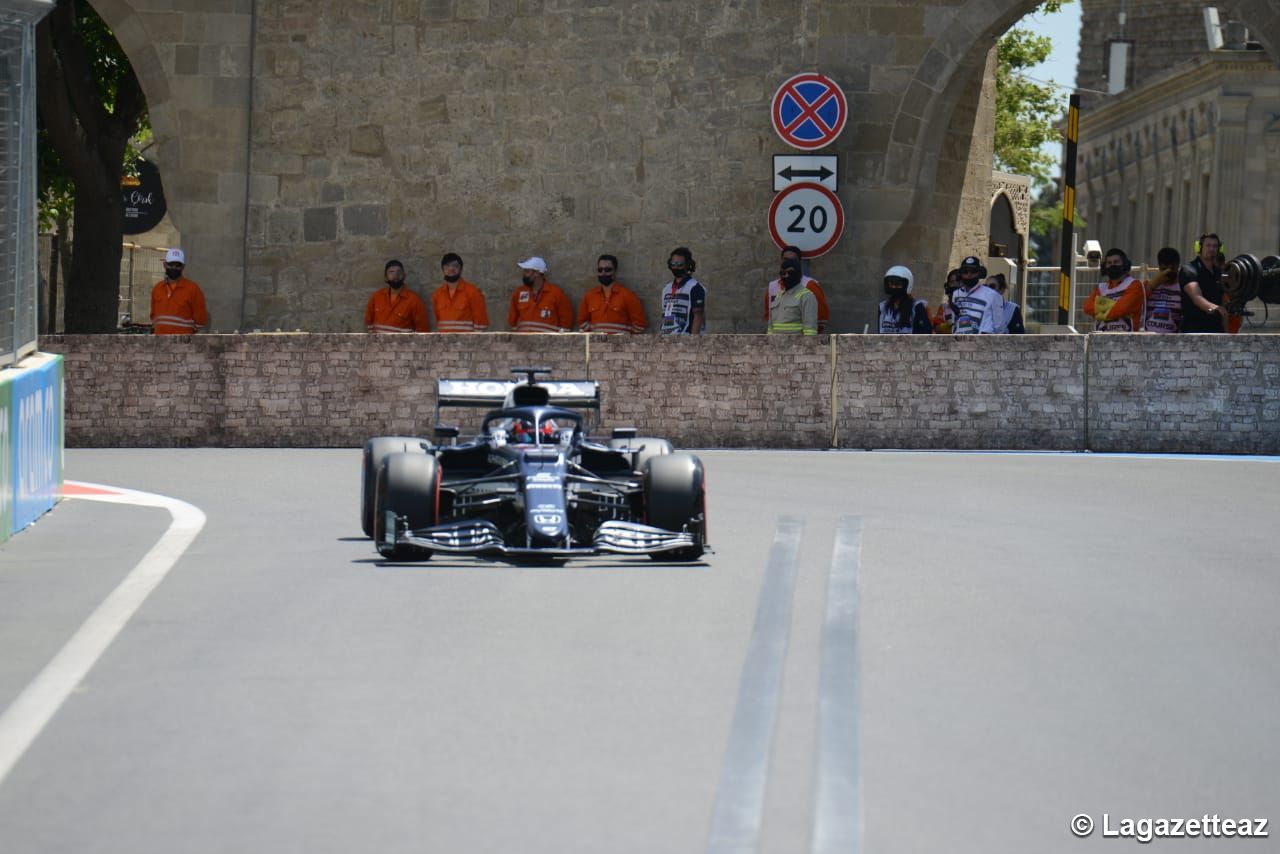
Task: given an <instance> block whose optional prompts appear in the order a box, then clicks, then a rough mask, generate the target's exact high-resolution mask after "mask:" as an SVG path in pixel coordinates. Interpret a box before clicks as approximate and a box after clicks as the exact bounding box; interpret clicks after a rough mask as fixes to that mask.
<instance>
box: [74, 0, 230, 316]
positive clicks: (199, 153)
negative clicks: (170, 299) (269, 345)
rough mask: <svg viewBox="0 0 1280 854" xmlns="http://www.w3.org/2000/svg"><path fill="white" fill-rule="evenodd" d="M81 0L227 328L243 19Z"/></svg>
mask: <svg viewBox="0 0 1280 854" xmlns="http://www.w3.org/2000/svg"><path fill="white" fill-rule="evenodd" d="M90 2H91V3H92V4H93V7H94V9H95V10H97V12H98V14H99V16H101V18H102V19H103V21H105V22H106V24H107V26H108V27H110V28H111V31H112V32H113V33H114V34H115V36H116V40H117V41H119V43H120V47H121V48H122V49H123V50H124V52H125V54H126V55H128V57H129V61H130V62H131V63H132V65H133V69H134V73H135V74H136V75H137V77H138V82H139V83H140V84H141V86H142V91H143V93H144V94H145V95H146V97H147V108H148V110H149V112H150V116H151V125H152V129H153V132H154V135H155V140H156V145H155V147H154V148H153V149H152V151H151V152H149V154H148V156H149V157H152V155H154V156H153V157H152V159H153V160H154V162H155V163H156V164H157V166H158V167H159V168H160V171H161V174H162V178H163V181H164V187H165V196H166V200H167V202H168V206H169V215H170V218H171V219H172V220H173V222H174V224H175V226H177V228H178V229H179V231H180V232H182V233H183V243H184V247H183V248H184V249H185V250H186V251H187V255H188V270H189V271H190V274H191V276H192V277H193V278H195V279H196V280H197V281H199V282H200V283H201V285H202V286H203V287H204V290H205V292H206V296H207V298H208V301H209V309H210V315H211V326H212V328H213V329H214V330H215V331H230V330H234V329H236V328H238V327H239V326H240V324H241V313H242V306H241V303H242V295H243V290H244V271H245V263H244V262H245V251H244V248H245V193H246V191H247V186H248V184H247V175H248V171H249V167H248V162H249V156H248V140H249V104H250V90H251V83H250V81H251V75H252V57H251V47H250V45H251V42H252V32H251V30H252V13H251V11H248V10H246V11H241V12H230V11H207V12H202V11H191V10H190V6H191V4H189V3H183V2H182V0H149V2H146V3H142V2H135V0H90ZM236 5H237V7H242V6H244V5H245V4H236Z"/></svg>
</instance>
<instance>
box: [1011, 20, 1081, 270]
mask: <svg viewBox="0 0 1280 854" xmlns="http://www.w3.org/2000/svg"><path fill="white" fill-rule="evenodd" d="M1069 2H1071V0H1046V2H1044V3H1043V4H1041V5H1040V6H1039V7H1038V8H1037V9H1036V10H1035V11H1034V12H1033V13H1032V14H1036V15H1042V14H1054V13H1056V12H1059V11H1061V9H1062V6H1063V5H1064V4H1065V3H1069ZM1052 47H1053V45H1052V42H1051V41H1050V39H1049V38H1048V37H1046V36H1038V35H1036V34H1035V33H1033V32H1031V31H1030V30H1028V29H1026V28H1024V27H1014V28H1013V29H1011V30H1009V31H1008V32H1007V33H1005V34H1004V35H1003V36H1002V37H1001V38H1000V41H999V42H998V43H997V45H996V129H995V156H996V166H997V167H998V168H1000V169H1002V170H1004V171H1006V172H1012V173H1014V174H1017V175H1026V176H1028V177H1030V178H1031V182H1032V187H1033V191H1034V193H1035V195H1036V196H1037V202H1036V204H1035V205H1034V206H1033V208H1032V217H1031V220H1032V221H1031V233H1032V236H1033V242H1034V243H1037V244H1038V245H1041V246H1043V245H1044V244H1045V243H1046V238H1047V237H1048V235H1050V234H1051V233H1052V232H1054V231H1056V230H1057V229H1058V228H1059V227H1060V225H1061V211H1060V210H1058V212H1057V213H1056V214H1055V212H1054V209H1053V207H1052V202H1050V201H1049V199H1050V198H1051V197H1054V196H1055V195H1056V196H1057V198H1058V199H1059V200H1060V198H1061V196H1060V194H1057V193H1056V187H1055V186H1054V181H1053V170H1054V167H1055V166H1056V165H1057V164H1056V163H1055V162H1054V160H1053V158H1052V157H1051V156H1050V155H1049V154H1048V153H1046V152H1045V150H1044V148H1045V145H1046V144H1048V143H1052V142H1060V141H1062V130H1061V127H1060V123H1061V120H1062V116H1063V114H1064V113H1065V111H1066V106H1067V95H1066V92H1065V91H1064V90H1061V89H1059V88H1057V87H1055V86H1051V85H1048V84H1044V83H1038V82H1036V81H1035V80H1032V79H1030V78H1028V77H1027V76H1026V74H1025V72H1026V71H1027V69H1029V68H1032V67H1034V66H1036V65H1038V64H1040V63H1041V62H1044V61H1045V59H1047V58H1048V57H1049V53H1050V51H1051V50H1052ZM1059 203H1060V202H1059ZM1048 242H1051V241H1048ZM1041 257H1046V256H1041Z"/></svg>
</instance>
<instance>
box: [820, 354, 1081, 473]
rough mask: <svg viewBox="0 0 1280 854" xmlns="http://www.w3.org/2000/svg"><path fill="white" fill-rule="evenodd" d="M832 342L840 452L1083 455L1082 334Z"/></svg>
mask: <svg viewBox="0 0 1280 854" xmlns="http://www.w3.org/2000/svg"><path fill="white" fill-rule="evenodd" d="M836 340H837V342H838V345H837V346H838V352H839V360H838V361H837V364H836V372H837V375H838V377H839V385H838V388H837V391H836V401H837V403H836V405H837V407H838V410H839V413H840V416H839V428H840V430H839V436H838V444H839V446H840V447H842V448H975V449H976V448H985V449H1002V450H1004V449H1008V450H1012V449H1019V450H1023V449H1037V450H1055V451H1061V450H1081V449H1082V448H1083V429H1082V425H1083V419H1084V339H1083V338H1082V337H1081V336H1078V335H1022V336H1016V335H1000V336H992V335H983V336H981V337H975V336H950V335H949V336H942V335H938V336H934V335H840V336H836Z"/></svg>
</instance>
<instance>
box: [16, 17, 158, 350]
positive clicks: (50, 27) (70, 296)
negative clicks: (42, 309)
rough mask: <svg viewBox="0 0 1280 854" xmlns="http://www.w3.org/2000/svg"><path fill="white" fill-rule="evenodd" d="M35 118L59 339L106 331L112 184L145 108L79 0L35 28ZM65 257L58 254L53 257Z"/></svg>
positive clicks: (116, 186) (113, 226) (115, 243)
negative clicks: (52, 244) (55, 260)
mask: <svg viewBox="0 0 1280 854" xmlns="http://www.w3.org/2000/svg"><path fill="white" fill-rule="evenodd" d="M36 78H37V79H36V98H37V104H38V106H39V111H40V128H39V140H40V184H39V196H40V205H41V211H40V217H41V221H42V225H46V226H48V225H51V224H54V223H57V224H58V225H60V226H61V227H60V228H59V230H58V235H59V239H60V240H65V238H66V233H67V229H66V224H67V219H68V215H69V217H70V225H71V229H70V231H71V233H72V234H73V235H74V240H73V241H72V247H71V253H70V259H69V260H70V263H69V265H68V264H66V263H64V264H63V268H64V269H63V280H64V282H65V288H64V291H65V294H66V307H65V317H66V331H67V332H113V331H115V329H116V322H117V318H116V312H117V310H118V308H119V292H120V256H121V246H120V244H121V242H122V239H123V236H124V211H123V207H122V205H121V197H120V179H121V177H122V176H123V175H124V174H125V170H126V169H127V168H129V167H130V166H131V164H132V163H133V161H134V160H136V156H137V154H136V152H135V151H133V150H132V149H131V147H130V141H131V140H132V139H133V138H134V137H135V136H137V135H138V134H139V132H140V131H146V130H149V128H148V123H147V103H146V98H145V97H144V96H143V94H142V87H141V86H140V85H139V84H138V78H137V77H136V76H135V75H134V73H133V67H132V65H130V63H129V59H128V57H126V56H125V54H124V51H123V50H122V49H121V48H120V44H119V43H118V42H117V41H116V39H115V36H114V35H113V34H112V33H111V30H110V29H109V28H108V27H107V25H106V24H105V23H104V22H103V20H102V19H101V18H100V17H99V16H98V14H97V12H95V11H94V9H93V7H92V6H90V5H89V3H87V2H85V0H63V2H60V3H58V4H57V6H55V7H54V9H53V11H52V12H50V13H49V14H48V15H47V16H45V18H44V20H42V21H41V22H40V24H39V25H38V26H37V27H36ZM63 257H64V258H65V254H64V255H63Z"/></svg>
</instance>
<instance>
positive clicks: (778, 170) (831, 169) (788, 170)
mask: <svg viewBox="0 0 1280 854" xmlns="http://www.w3.org/2000/svg"><path fill="white" fill-rule="evenodd" d="M836 168H837V166H836V158H835V156H834V155H815V154H775V155H773V189H774V192H779V191H781V190H785V189H786V188H787V187H789V186H791V185H792V184H799V183H811V184H821V185H822V186H824V187H826V188H827V189H829V190H835V189H836V180H837V177H838V176H837V174H836Z"/></svg>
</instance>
